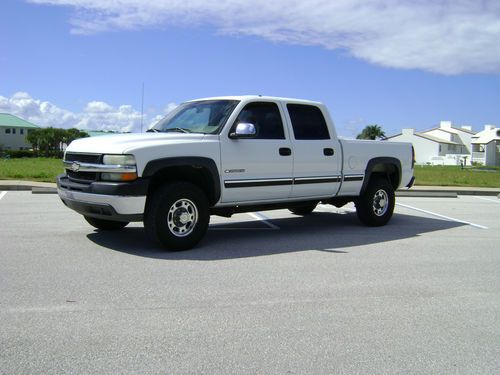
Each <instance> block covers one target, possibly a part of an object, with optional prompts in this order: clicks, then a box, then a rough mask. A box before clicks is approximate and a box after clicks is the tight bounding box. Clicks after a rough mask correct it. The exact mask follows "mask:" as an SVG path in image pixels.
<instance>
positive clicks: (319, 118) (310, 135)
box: [286, 104, 330, 140]
mask: <svg viewBox="0 0 500 375" xmlns="http://www.w3.org/2000/svg"><path fill="white" fill-rule="evenodd" d="M286 107H287V109H288V113H289V115H290V120H291V121H292V128H293V134H294V137H295V139H298V140H311V139H330V134H329V132H328V127H327V125H326V121H325V117H324V116H323V113H322V112H321V110H320V109H319V108H318V107H316V106H312V105H305V104H287V106H286Z"/></svg>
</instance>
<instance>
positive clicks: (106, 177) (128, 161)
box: [101, 155, 137, 181]
mask: <svg viewBox="0 0 500 375" xmlns="http://www.w3.org/2000/svg"><path fill="white" fill-rule="evenodd" d="M102 163H103V164H105V165H114V166H117V167H119V166H122V167H125V166H134V167H135V165H136V163H135V158H134V155H104V156H103V158H102ZM120 169H121V168H120ZM135 179H137V172H136V170H135V168H131V171H130V172H129V171H120V172H103V173H101V180H102V181H134V180H135Z"/></svg>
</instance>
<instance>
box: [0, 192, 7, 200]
mask: <svg viewBox="0 0 500 375" xmlns="http://www.w3.org/2000/svg"><path fill="white" fill-rule="evenodd" d="M5 194H7V192H6V191H2V192H0V199H2V198H3V197H5Z"/></svg>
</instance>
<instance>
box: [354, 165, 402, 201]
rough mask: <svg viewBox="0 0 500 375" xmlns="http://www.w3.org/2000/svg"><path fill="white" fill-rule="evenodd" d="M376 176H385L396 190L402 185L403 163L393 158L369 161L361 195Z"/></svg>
mask: <svg viewBox="0 0 500 375" xmlns="http://www.w3.org/2000/svg"><path fill="white" fill-rule="evenodd" d="M374 176H385V177H386V178H387V179H388V180H389V182H390V183H391V185H392V187H393V188H394V190H397V188H398V187H399V185H400V184H401V161H399V160H398V159H396V158H393V157H378V158H373V159H370V161H368V164H367V165H366V169H365V178H364V180H363V185H362V186H361V192H360V194H363V193H364V192H365V191H366V188H367V187H368V184H369V183H370V179H371V178H372V177H374Z"/></svg>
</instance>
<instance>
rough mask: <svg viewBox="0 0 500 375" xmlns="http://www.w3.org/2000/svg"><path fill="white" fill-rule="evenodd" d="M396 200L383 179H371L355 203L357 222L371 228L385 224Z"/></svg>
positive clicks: (390, 188) (391, 188)
mask: <svg viewBox="0 0 500 375" xmlns="http://www.w3.org/2000/svg"><path fill="white" fill-rule="evenodd" d="M395 203H396V199H395V196H394V189H393V187H392V185H391V184H390V183H389V180H388V179H387V178H384V177H374V178H373V177H372V179H371V180H370V182H369V185H368V188H367V189H366V191H365V192H364V194H363V195H362V196H360V197H359V198H358V199H357V200H356V201H355V204H356V213H357V215H358V218H359V220H360V221H361V222H362V223H363V224H365V225H368V226H371V227H380V226H382V225H385V224H387V222H388V221H389V220H390V219H391V217H392V213H393V212H394V205H395Z"/></svg>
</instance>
